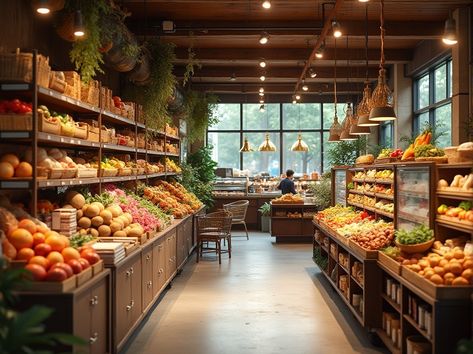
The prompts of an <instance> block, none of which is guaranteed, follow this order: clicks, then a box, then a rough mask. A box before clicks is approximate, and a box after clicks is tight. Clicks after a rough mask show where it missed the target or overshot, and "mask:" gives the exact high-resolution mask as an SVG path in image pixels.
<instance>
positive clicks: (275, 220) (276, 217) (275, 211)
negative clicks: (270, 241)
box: [270, 202, 317, 242]
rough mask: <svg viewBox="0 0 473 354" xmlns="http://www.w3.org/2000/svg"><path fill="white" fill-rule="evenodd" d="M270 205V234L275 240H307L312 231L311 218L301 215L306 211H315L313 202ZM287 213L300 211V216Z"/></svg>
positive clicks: (310, 236)
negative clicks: (291, 215) (290, 215)
mask: <svg viewBox="0 0 473 354" xmlns="http://www.w3.org/2000/svg"><path fill="white" fill-rule="evenodd" d="M270 205H271V236H274V237H276V242H279V241H284V240H286V239H290V240H293V241H294V240H302V241H304V240H305V241H309V242H310V239H311V238H312V236H313V234H314V232H313V227H312V219H309V218H306V217H303V216H304V213H305V212H307V211H310V212H314V213H315V212H316V210H317V207H316V206H315V205H314V204H273V203H272V202H270ZM288 213H300V217H289V216H287V215H288Z"/></svg>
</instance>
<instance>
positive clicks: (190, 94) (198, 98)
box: [185, 90, 218, 143]
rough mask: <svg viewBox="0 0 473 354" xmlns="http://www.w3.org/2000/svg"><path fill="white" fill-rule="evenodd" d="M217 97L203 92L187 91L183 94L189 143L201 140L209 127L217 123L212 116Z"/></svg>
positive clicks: (215, 117) (216, 119) (213, 115)
mask: <svg viewBox="0 0 473 354" xmlns="http://www.w3.org/2000/svg"><path fill="white" fill-rule="evenodd" d="M217 102H218V97H217V96H215V95H212V94H208V93H205V92H199V91H192V90H189V91H187V92H186V94H185V112H186V113H185V120H186V122H187V139H188V140H189V142H190V143H193V142H195V141H198V140H202V139H203V138H204V137H205V133H206V131H207V128H208V127H209V126H212V125H214V124H217V123H218V118H217V116H216V115H215V114H214V111H215V108H216V106H217Z"/></svg>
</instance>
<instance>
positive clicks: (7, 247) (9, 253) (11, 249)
mask: <svg viewBox="0 0 473 354" xmlns="http://www.w3.org/2000/svg"><path fill="white" fill-rule="evenodd" d="M2 250H3V255H4V256H5V257H7V258H9V259H15V258H16V254H17V251H16V248H15V246H13V245H12V244H11V243H10V242H9V241H8V240H7V239H4V240H2Z"/></svg>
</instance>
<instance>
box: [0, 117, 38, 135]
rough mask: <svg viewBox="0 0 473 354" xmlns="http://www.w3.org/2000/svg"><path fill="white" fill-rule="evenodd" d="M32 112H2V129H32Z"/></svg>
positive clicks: (0, 121) (0, 125) (0, 118)
mask: <svg viewBox="0 0 473 354" xmlns="http://www.w3.org/2000/svg"><path fill="white" fill-rule="evenodd" d="M32 129H33V118H32V115H31V114H0V131H3V130H5V131H15V130H22V131H23V130H26V131H28V130H32Z"/></svg>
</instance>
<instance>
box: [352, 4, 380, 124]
mask: <svg viewBox="0 0 473 354" xmlns="http://www.w3.org/2000/svg"><path fill="white" fill-rule="evenodd" d="M365 60H366V80H365V88H364V89H363V98H362V99H361V102H360V103H359V104H358V107H357V108H356V115H357V116H358V127H359V128H360V129H365V128H368V129H369V127H376V126H378V125H379V123H378V122H373V121H370V119H369V118H370V111H371V88H370V82H369V80H368V75H369V71H368V4H366V6H365ZM364 131H365V132H366V130H364Z"/></svg>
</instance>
